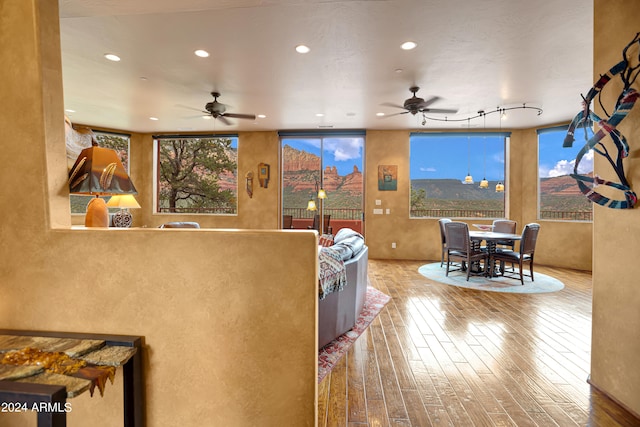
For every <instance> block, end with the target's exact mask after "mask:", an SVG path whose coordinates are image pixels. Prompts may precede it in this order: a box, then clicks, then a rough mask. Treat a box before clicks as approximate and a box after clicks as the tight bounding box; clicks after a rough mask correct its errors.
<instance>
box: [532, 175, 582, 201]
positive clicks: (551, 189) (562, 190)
mask: <svg viewBox="0 0 640 427" xmlns="http://www.w3.org/2000/svg"><path fill="white" fill-rule="evenodd" d="M540 192H541V193H543V194H548V195H557V196H581V195H582V193H581V192H580V188H578V184H577V183H576V180H575V179H573V178H571V177H570V176H569V175H562V176H555V177H553V178H542V179H541V180H540Z"/></svg>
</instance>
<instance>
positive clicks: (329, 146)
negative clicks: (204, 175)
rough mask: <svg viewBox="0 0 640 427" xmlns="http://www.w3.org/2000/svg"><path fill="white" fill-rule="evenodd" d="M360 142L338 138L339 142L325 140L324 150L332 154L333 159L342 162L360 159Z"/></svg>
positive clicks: (355, 139) (360, 140)
mask: <svg viewBox="0 0 640 427" xmlns="http://www.w3.org/2000/svg"><path fill="white" fill-rule="evenodd" d="M362 142H363V140H362V138H340V139H339V140H336V139H329V138H327V139H325V140H324V149H325V150H327V151H331V152H333V155H334V157H335V159H336V160H337V161H339V162H343V161H346V160H351V159H359V158H360V155H361V154H360V153H361V148H362Z"/></svg>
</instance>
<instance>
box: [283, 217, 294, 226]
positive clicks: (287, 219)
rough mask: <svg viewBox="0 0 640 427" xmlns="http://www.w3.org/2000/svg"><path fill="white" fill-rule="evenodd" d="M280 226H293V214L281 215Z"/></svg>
mask: <svg viewBox="0 0 640 427" xmlns="http://www.w3.org/2000/svg"><path fill="white" fill-rule="evenodd" d="M282 228H284V229H288V228H293V215H282Z"/></svg>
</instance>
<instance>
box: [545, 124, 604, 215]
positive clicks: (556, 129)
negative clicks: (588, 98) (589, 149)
mask: <svg viewBox="0 0 640 427" xmlns="http://www.w3.org/2000/svg"><path fill="white" fill-rule="evenodd" d="M568 128H569V125H561V126H552V127H546V128H539V129H536V143H537V155H538V168H537V171H536V175H537V206H536V218H537V219H538V221H561V222H576V223H592V222H593V203H591V202H590V201H589V200H588V199H587V198H586V197H585V196H584V195H583V194H582V193H580V194H579V195H577V197H582V198H583V199H584V201H583V202H584V203H585V204H587V203H588V204H589V206H590V207H591V210H590V211H563V210H559V211H548V212H557V214H556V215H555V217H549V216H546V217H544V218H543V212H545V211H543V210H542V207H543V205H544V201H543V194H542V178H543V177H542V176H541V170H542V169H545V170H546V169H549V170H553V169H551V168H547V167H546V166H545V165H541V148H540V145H541V141H540V136H541V135H549V134H556V135H557V136H558V137H559V138H558V141H554V142H555V143H557V144H558V145H559V148H563V147H562V143H563V141H564V137H565V136H566V133H567V129H568ZM581 148H582V145H581V144H580V143H574V144H573V147H570V148H563V150H566V152H567V153H573V154H570V155H569V156H568V157H569V160H566V159H560V160H555V162H556V163H555V167H557V166H558V165H559V164H560V162H566V164H568V165H569V166H570V168H571V172H570V173H573V164H574V162H575V153H577V152H578V151H580V149H581ZM583 164H584V163H583ZM543 166H544V167H543ZM592 166H593V163H592ZM591 173H594V170H593V167H592V170H591ZM562 176H566V175H559V176H555V177H550V176H547V177H544V178H559V177H562ZM571 181H572V182H571V184H572V185H574V186H575V188H576V190H577V191H579V189H578V185H577V183H576V182H575V180H574V179H573V178H571ZM571 212H573V213H574V214H575V215H574V216H575V217H574V218H569V217H567V215H566V214H568V213H571ZM580 212H583V213H580ZM587 212H588V214H587ZM579 216H583V217H584V218H585V219H580V218H577V217H579Z"/></svg>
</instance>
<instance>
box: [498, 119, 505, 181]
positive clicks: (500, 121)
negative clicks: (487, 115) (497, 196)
mask: <svg viewBox="0 0 640 427" xmlns="http://www.w3.org/2000/svg"><path fill="white" fill-rule="evenodd" d="M499 115H500V133H501V134H502V118H503V117H505V118H506V113H505V112H504V109H503V110H502V111H501V112H499ZM496 193H504V184H503V183H502V181H498V183H497V184H496Z"/></svg>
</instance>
